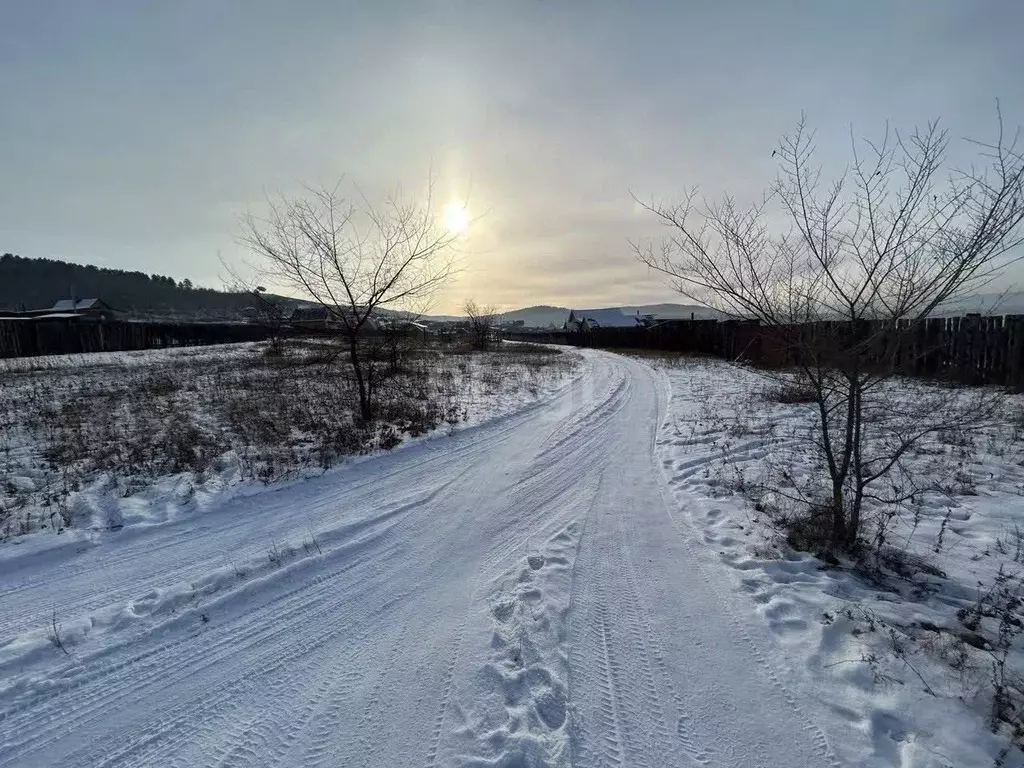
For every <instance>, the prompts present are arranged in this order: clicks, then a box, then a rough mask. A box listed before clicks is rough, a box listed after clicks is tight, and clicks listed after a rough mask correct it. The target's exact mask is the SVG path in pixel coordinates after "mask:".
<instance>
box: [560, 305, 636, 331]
mask: <svg viewBox="0 0 1024 768" xmlns="http://www.w3.org/2000/svg"><path fill="white" fill-rule="evenodd" d="M569 317H570V319H572V320H575V321H577V322H579V321H580V320H586V321H587V322H589V323H590V324H591V325H596V326H597V327H598V328H635V327H636V326H637V323H638V321H637V318H636V316H635V315H627V314H625V313H624V312H622V311H621V310H618V309H580V310H576V309H574V310H573V311H572V312H570V313H569Z"/></svg>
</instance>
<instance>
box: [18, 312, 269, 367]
mask: <svg viewBox="0 0 1024 768" xmlns="http://www.w3.org/2000/svg"><path fill="white" fill-rule="evenodd" d="M270 335H271V329H270V328H269V327H267V326H263V325H257V324H247V323H177V322H150V321H140V322H135V321H120V320H116V321H109V320H98V319H94V318H86V317H69V318H38V319H37V318H17V319H14V318H0V358H5V357H34V356H38V355H65V354H74V353H81V352H120V351H125V350H133V349H159V348H162V347H185V346H198V345H203V344H230V343H236V342H243V341H259V340H262V339H266V338H268V337H269V336H270Z"/></svg>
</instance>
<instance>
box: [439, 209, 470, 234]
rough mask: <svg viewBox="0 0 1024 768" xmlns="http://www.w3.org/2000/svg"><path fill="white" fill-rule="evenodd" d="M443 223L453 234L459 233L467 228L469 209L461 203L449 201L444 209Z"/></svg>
mask: <svg viewBox="0 0 1024 768" xmlns="http://www.w3.org/2000/svg"><path fill="white" fill-rule="evenodd" d="M444 225H445V226H446V227H447V228H448V231H449V232H451V233H452V234H453V235H461V234H462V233H463V232H465V231H466V230H467V229H469V211H467V210H466V206H465V205H463V204H462V203H449V204H448V205H446V206H445V209H444Z"/></svg>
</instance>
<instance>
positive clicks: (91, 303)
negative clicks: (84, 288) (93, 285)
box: [46, 299, 118, 320]
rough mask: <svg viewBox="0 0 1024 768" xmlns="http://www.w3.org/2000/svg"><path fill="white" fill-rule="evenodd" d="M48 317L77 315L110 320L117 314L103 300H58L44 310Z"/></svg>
mask: <svg viewBox="0 0 1024 768" xmlns="http://www.w3.org/2000/svg"><path fill="white" fill-rule="evenodd" d="M46 314H48V315H79V316H80V317H95V318H100V319H103V320H112V319H113V318H114V317H116V316H117V314H118V312H117V310H116V309H114V308H113V307H112V306H110V305H109V304H107V303H106V302H105V301H103V299H60V300H59V301H57V302H56V303H55V304H54V305H53V306H52V307H50V308H49V309H48V310H46Z"/></svg>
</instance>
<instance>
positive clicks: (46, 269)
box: [0, 253, 253, 318]
mask: <svg viewBox="0 0 1024 768" xmlns="http://www.w3.org/2000/svg"><path fill="white" fill-rule="evenodd" d="M72 291H74V293H75V297H76V298H79V299H87V298H89V299H91V298H99V299H102V300H103V301H105V302H106V303H107V304H109V305H110V306H111V307H113V308H114V309H118V310H121V311H124V312H129V313H134V314H140V315H172V316H195V317H224V318H233V317H238V316H241V315H243V314H244V310H245V308H246V307H250V306H252V304H253V300H252V297H251V296H250V295H249V294H246V293H227V292H224V291H215V290H213V289H210V288H194V287H193V286H192V284H191V282H190V281H189V280H187V279H185V280H182V281H181V282H180V283H179V282H176V281H175V280H174V278H173V277H165V276H163V275H147V274H146V273H145V272H128V271H125V270H122V269H108V268H106V267H96V266H93V265H91V264H71V263H68V262H65V261H56V260H54V259H29V258H23V257H21V256H15V255H13V254H10V253H5V254H4V255H3V256H0V309H13V310H19V309H44V308H46V307H50V306H53V304H54V302H56V301H57V300H59V299H67V298H71V297H70V294H71V292H72Z"/></svg>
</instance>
